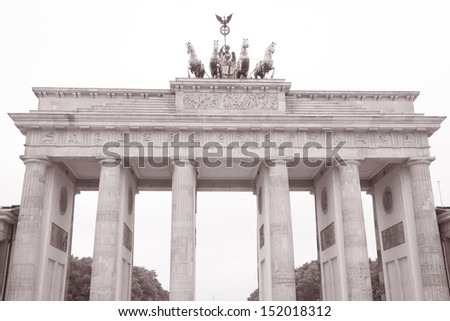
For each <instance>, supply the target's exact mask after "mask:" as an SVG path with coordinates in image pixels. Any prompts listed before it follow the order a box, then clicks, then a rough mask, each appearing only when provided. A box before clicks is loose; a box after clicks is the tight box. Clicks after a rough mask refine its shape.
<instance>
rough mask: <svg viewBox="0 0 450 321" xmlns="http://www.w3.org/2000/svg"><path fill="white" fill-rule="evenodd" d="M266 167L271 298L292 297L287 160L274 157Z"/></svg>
mask: <svg viewBox="0 0 450 321" xmlns="http://www.w3.org/2000/svg"><path fill="white" fill-rule="evenodd" d="M268 170H269V177H268V178H269V191H270V195H269V198H270V200H269V202H270V205H269V216H270V251H271V270H272V300H274V301H295V299H296V291H295V266H294V246H293V239H292V218H291V202H290V197H289V177H288V170H287V167H286V162H285V161H283V160H279V161H275V162H274V166H269V167H268Z"/></svg>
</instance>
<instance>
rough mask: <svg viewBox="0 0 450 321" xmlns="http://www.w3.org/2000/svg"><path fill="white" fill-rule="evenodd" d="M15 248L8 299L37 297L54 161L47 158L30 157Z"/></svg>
mask: <svg viewBox="0 0 450 321" xmlns="http://www.w3.org/2000/svg"><path fill="white" fill-rule="evenodd" d="M24 163H25V165H26V169H25V177H24V181H23V190H22V200H21V202H20V212H19V219H18V223H17V231H16V239H15V244H14V252H13V256H12V260H11V266H10V271H11V274H10V275H9V279H8V288H7V295H6V299H7V300H27V301H28V300H36V296H37V293H36V289H37V281H38V280H37V279H38V275H37V273H38V265H39V258H40V255H41V251H40V244H41V241H40V240H41V228H42V214H43V213H42V212H43V208H44V197H45V177H46V172H47V167H48V166H49V165H50V163H49V162H48V161H47V160H46V159H44V158H26V159H24Z"/></svg>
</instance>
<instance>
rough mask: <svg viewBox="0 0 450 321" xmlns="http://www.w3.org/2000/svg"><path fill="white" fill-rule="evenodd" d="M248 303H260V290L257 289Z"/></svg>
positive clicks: (251, 294)
mask: <svg viewBox="0 0 450 321" xmlns="http://www.w3.org/2000/svg"><path fill="white" fill-rule="evenodd" d="M247 301H259V289H256V290H255V291H253V292H252V293H250V296H249V297H248V298H247Z"/></svg>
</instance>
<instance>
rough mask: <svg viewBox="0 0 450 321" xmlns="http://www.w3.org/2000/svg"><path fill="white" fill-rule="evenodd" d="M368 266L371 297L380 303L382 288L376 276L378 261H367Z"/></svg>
mask: <svg viewBox="0 0 450 321" xmlns="http://www.w3.org/2000/svg"><path fill="white" fill-rule="evenodd" d="M369 265H370V280H371V281H372V297H373V300H374V301H381V295H382V294H383V288H382V284H381V282H380V278H379V274H378V259H376V260H375V261H372V259H369Z"/></svg>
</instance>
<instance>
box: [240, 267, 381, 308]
mask: <svg viewBox="0 0 450 321" xmlns="http://www.w3.org/2000/svg"><path fill="white" fill-rule="evenodd" d="M369 267H370V279H371V282H372V296H373V300H374V301H380V300H381V298H382V297H381V295H382V285H381V283H380V278H379V275H378V259H376V260H371V259H369ZM320 287H321V280H320V269H319V263H318V261H317V260H313V261H311V262H309V263H305V264H303V265H302V266H300V267H298V268H296V269H295V290H296V299H297V301H316V300H320V299H321V298H320ZM247 300H248V301H258V300H259V294H258V289H256V290H255V291H253V292H252V293H251V294H250V296H249V297H248V298H247Z"/></svg>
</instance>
